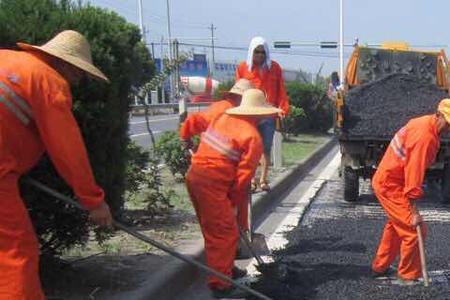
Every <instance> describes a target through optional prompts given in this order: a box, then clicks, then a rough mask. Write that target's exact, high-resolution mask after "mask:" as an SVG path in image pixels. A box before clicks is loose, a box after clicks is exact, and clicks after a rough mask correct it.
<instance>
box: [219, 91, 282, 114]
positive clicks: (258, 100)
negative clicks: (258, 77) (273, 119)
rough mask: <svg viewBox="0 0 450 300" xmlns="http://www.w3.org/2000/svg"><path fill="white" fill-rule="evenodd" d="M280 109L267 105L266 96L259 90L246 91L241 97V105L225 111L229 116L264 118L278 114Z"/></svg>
mask: <svg viewBox="0 0 450 300" xmlns="http://www.w3.org/2000/svg"><path fill="white" fill-rule="evenodd" d="M280 112H281V109H279V108H275V107H273V106H272V105H269V104H267V101H266V96H265V95H264V93H263V92H262V91H261V90H258V89H248V90H246V91H245V92H244V94H243V95H242V101H241V105H239V106H238V107H234V108H230V109H227V111H226V113H227V114H229V115H242V116H265V115H275V114H277V113H280Z"/></svg>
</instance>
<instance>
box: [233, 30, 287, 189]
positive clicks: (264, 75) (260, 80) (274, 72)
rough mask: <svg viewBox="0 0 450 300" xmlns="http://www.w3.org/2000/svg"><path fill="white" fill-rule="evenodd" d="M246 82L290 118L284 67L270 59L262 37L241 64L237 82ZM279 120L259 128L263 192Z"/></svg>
mask: <svg viewBox="0 0 450 300" xmlns="http://www.w3.org/2000/svg"><path fill="white" fill-rule="evenodd" d="M241 78H245V79H248V80H250V81H251V82H252V83H253V85H254V86H255V87H256V88H258V89H261V90H262V91H264V93H265V94H266V95H267V101H268V102H269V104H271V105H273V106H274V107H277V108H280V109H281V113H280V114H279V115H278V117H280V118H282V119H283V118H284V117H286V116H287V114H288V112H289V98H288V96H287V93H286V88H285V86H284V80H283V72H282V70H281V67H280V65H279V64H278V63H277V62H276V61H273V60H271V59H270V53H269V46H268V45H267V42H266V41H265V39H264V38H262V37H255V38H253V39H252V40H251V42H250V46H249V49H248V54H247V61H244V62H242V63H240V64H239V66H238V68H237V70H236V80H239V79H241ZM275 120H276V117H269V118H265V119H263V120H261V123H260V124H258V131H259V132H260V134H261V137H262V139H263V145H264V152H263V156H262V157H261V177H260V179H259V187H260V189H261V190H263V191H269V190H270V186H269V184H268V182H267V176H268V173H269V165H270V152H271V149H272V141H273V136H274V134H275ZM257 188H258V185H257V181H256V180H253V181H252V191H256V190H257Z"/></svg>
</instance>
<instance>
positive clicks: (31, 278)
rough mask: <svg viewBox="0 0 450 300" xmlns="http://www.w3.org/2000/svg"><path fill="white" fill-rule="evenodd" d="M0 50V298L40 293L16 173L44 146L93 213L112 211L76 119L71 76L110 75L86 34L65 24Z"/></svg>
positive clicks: (33, 241)
mask: <svg viewBox="0 0 450 300" xmlns="http://www.w3.org/2000/svg"><path fill="white" fill-rule="evenodd" d="M18 46H19V48H21V49H22V50H24V51H13V50H0V57H1V59H0V120H1V122H0V200H1V204H2V208H1V209H0V274H1V276H0V300H11V299H15V300H41V299H44V294H43V292H42V289H41V284H40V280H39V271H38V268H39V245H38V241H37V238H36V235H35V233H34V230H33V226H32V224H31V221H30V218H29V215H28V212H27V210H26V208H25V205H24V203H23V201H22V199H21V197H20V192H19V188H18V180H19V178H20V177H21V175H23V174H24V173H26V172H28V171H29V170H30V169H31V168H32V167H33V166H34V165H35V164H36V163H37V162H38V161H39V159H40V157H41V156H42V154H43V153H44V151H47V152H48V154H49V156H50V158H51V159H52V161H53V163H54V165H55V167H56V169H57V170H58V172H59V174H61V176H62V177H63V178H64V179H65V181H66V182H67V183H68V184H69V185H70V186H71V187H72V188H73V190H74V192H75V194H76V196H77V198H78V199H80V202H81V204H82V205H83V207H84V208H85V209H87V210H89V211H90V219H91V220H92V221H93V222H95V223H97V224H100V225H108V224H111V221H112V218H111V214H110V211H109V207H108V205H107V204H106V203H105V201H104V192H103V190H102V189H101V188H100V187H99V186H98V185H97V184H96V182H95V180H94V176H93V174H92V170H91V166H90V163H89V160H88V156H87V153H86V149H85V146H84V143H83V139H82V136H81V134H80V130H79V128H78V125H77V123H76V121H75V119H74V117H73V115H72V111H71V107H72V96H71V92H70V84H72V85H74V84H77V83H78V82H79V81H80V79H81V78H82V77H83V76H84V75H89V76H91V77H93V78H95V79H99V80H102V81H108V79H107V78H106V76H105V75H104V74H103V73H102V72H101V71H100V70H98V69H97V68H96V67H94V65H93V64H92V60H91V52H90V46H89V43H88V41H87V40H86V38H85V37H84V36H82V35H81V34H80V33H78V32H76V31H72V30H67V31H63V32H61V33H59V34H58V35H57V36H55V37H54V38H53V39H52V40H50V41H49V42H48V43H46V44H45V45H43V46H34V45H29V44H25V43H18Z"/></svg>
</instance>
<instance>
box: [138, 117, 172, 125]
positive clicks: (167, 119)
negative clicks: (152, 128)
mask: <svg viewBox="0 0 450 300" xmlns="http://www.w3.org/2000/svg"><path fill="white" fill-rule="evenodd" d="M178 119H179V117H178V116H176V117H172V118H165V119H156V120H148V122H149V123H152V122H160V121H170V120H178ZM145 123H146V121H145V120H144V121H137V122H130V125H136V124H145Z"/></svg>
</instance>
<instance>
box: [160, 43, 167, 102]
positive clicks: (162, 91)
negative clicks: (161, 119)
mask: <svg viewBox="0 0 450 300" xmlns="http://www.w3.org/2000/svg"><path fill="white" fill-rule="evenodd" d="M163 45H164V37H163V36H161V56H160V57H161V58H160V59H161V72H162V71H163V70H164V46H163ZM161 101H162V103H166V94H165V91H164V81H163V82H161Z"/></svg>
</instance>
